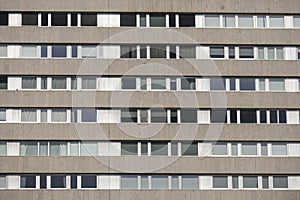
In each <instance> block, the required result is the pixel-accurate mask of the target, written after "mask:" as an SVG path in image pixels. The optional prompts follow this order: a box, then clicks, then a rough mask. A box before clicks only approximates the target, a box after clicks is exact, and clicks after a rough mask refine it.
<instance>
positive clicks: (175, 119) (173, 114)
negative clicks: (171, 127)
mask: <svg viewBox="0 0 300 200" xmlns="http://www.w3.org/2000/svg"><path fill="white" fill-rule="evenodd" d="M170 111H171V123H178V116H177V113H178V112H177V110H176V109H171V110H170Z"/></svg>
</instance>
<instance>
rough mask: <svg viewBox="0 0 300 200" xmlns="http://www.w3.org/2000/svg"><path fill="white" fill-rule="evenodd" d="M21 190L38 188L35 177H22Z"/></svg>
mask: <svg viewBox="0 0 300 200" xmlns="http://www.w3.org/2000/svg"><path fill="white" fill-rule="evenodd" d="M20 178H21V184H20V188H36V176H35V175H21V177H20Z"/></svg>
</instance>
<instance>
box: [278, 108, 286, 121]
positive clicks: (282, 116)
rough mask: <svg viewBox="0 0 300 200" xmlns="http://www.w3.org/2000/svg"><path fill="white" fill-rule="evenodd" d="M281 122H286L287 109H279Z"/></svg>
mask: <svg viewBox="0 0 300 200" xmlns="http://www.w3.org/2000/svg"><path fill="white" fill-rule="evenodd" d="M279 123H283V124H285V123H286V111H285V110H279Z"/></svg>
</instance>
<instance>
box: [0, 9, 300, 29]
mask: <svg viewBox="0 0 300 200" xmlns="http://www.w3.org/2000/svg"><path fill="white" fill-rule="evenodd" d="M0 25H4V26H7V25H9V26H69V27H71V26H98V27H124V26H125V27H196V28H203V27H207V28H300V15H263V14H262V15H253V14H222V15H220V14H185V13H181V14H166V13H140V14H139V13H138V14H136V13H121V14H116V13H111V14H107V13H62V12H60V13H59V12H54V13H1V14H0Z"/></svg>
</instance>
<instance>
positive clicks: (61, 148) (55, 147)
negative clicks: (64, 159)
mask: <svg viewBox="0 0 300 200" xmlns="http://www.w3.org/2000/svg"><path fill="white" fill-rule="evenodd" d="M66 155H67V142H50V156H66Z"/></svg>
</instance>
